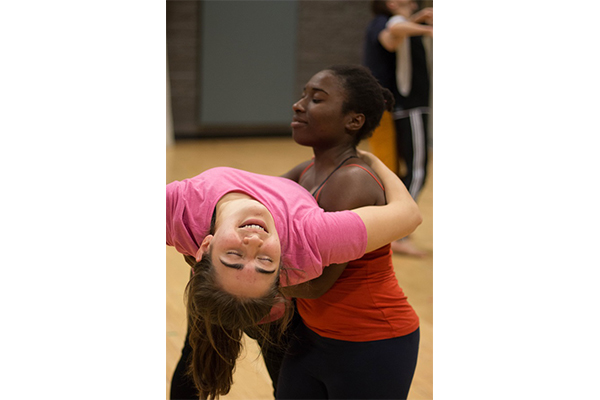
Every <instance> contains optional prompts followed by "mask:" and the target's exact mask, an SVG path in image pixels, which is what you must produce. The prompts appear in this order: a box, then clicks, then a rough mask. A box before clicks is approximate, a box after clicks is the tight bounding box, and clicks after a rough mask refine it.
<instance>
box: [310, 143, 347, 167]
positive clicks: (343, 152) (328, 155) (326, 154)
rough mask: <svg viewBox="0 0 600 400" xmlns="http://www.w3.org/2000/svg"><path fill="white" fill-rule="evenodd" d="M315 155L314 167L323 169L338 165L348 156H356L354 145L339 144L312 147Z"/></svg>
mask: <svg viewBox="0 0 600 400" xmlns="http://www.w3.org/2000/svg"><path fill="white" fill-rule="evenodd" d="M313 153H314V155H315V169H316V170H324V169H331V168H335V167H337V166H338V164H339V163H341V162H342V161H343V160H345V159H346V158H348V157H350V156H356V155H357V153H356V147H354V146H347V145H346V146H339V147H331V148H327V149H313Z"/></svg>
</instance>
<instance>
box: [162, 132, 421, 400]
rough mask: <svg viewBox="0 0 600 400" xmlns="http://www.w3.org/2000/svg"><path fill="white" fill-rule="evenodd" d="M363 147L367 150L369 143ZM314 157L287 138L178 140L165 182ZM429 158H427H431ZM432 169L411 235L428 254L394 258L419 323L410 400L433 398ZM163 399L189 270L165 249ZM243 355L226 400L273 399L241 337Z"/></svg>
mask: <svg viewBox="0 0 600 400" xmlns="http://www.w3.org/2000/svg"><path fill="white" fill-rule="evenodd" d="M361 148H364V149H367V150H368V145H366V144H365V145H362V146H361ZM311 157H312V152H311V149H310V148H306V147H302V146H299V145H297V144H295V143H294V142H293V140H292V139H291V138H251V139H210V140H208V139H204V140H198V141H181V142H177V143H175V144H174V145H171V146H168V147H167V158H166V160H167V165H166V167H167V183H168V182H172V181H173V180H181V179H185V178H189V177H192V176H194V175H197V174H199V173H200V172H202V171H204V170H206V169H208V168H212V167H217V166H229V167H234V168H240V169H244V170H247V171H251V172H256V173H260V174H267V175H281V174H283V173H284V172H286V171H288V170H289V169H291V168H292V167H293V166H295V165H296V164H298V163H300V162H302V161H304V160H307V159H309V158H311ZM432 158H433V157H430V160H431V159H432ZM432 169H433V168H431V165H430V168H429V174H428V177H427V181H426V184H425V187H424V189H423V191H422V193H421V195H420V198H419V200H418V203H419V207H420V209H421V212H422V214H423V223H422V224H421V226H419V228H418V229H417V231H416V232H415V233H414V234H413V238H414V240H415V242H416V244H417V245H418V246H419V247H420V248H422V249H424V250H427V251H429V252H430V254H431V255H430V256H428V257H426V258H424V259H413V258H409V257H403V256H398V255H394V257H393V262H394V266H395V270H396V275H397V277H398V280H399V282H400V286H401V287H402V289H403V290H404V292H405V293H406V295H407V296H408V300H409V302H410V303H411V305H412V306H413V307H414V308H415V310H416V311H417V314H418V315H419V318H420V320H421V345H420V350H419V359H418V363H417V370H416V372H415V377H414V380H413V384H412V387H411V390H410V394H409V397H408V398H409V399H412V400H417V399H432V398H433V174H432ZM166 262H167V268H166V269H167V271H166V273H167V275H166V284H167V288H166V289H167V299H166V300H167V316H166V318H167V321H166V327H167V332H166V333H167V335H166V336H167V346H166V351H167V368H166V379H167V399H168V398H169V388H170V380H171V376H172V374H173V370H174V369H175V366H176V365H177V361H178V360H179V355H180V351H181V348H182V346H183V340H184V336H185V332H186V331H185V329H186V324H185V310H184V307H183V289H184V287H185V284H186V283H187V280H188V276H189V266H188V265H187V264H186V263H185V262H184V261H183V257H182V256H181V255H180V254H179V253H177V252H176V251H175V250H174V249H173V248H172V247H167V260H166ZM245 339H246V340H245V351H244V354H243V356H242V357H241V358H240V359H239V360H238V363H237V368H236V372H235V375H234V384H233V386H232V389H231V392H230V393H229V394H228V395H227V396H224V397H222V399H227V400H250V399H252V400H263V399H264V400H268V399H272V398H273V396H272V389H271V381H270V378H269V375H268V373H267V371H266V368H265V366H264V363H263V361H262V358H261V357H260V355H259V353H258V346H257V345H256V342H255V341H254V340H252V339H249V338H245Z"/></svg>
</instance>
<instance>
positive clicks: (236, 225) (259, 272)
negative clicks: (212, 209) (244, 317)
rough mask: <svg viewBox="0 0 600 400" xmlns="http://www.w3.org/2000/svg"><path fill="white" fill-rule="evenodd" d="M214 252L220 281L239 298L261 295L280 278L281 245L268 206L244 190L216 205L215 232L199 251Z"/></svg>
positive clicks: (204, 241)
mask: <svg viewBox="0 0 600 400" xmlns="http://www.w3.org/2000/svg"><path fill="white" fill-rule="evenodd" d="M209 250H210V251H211V255H212V262H213V265H214V267H215V271H216V275H217V280H218V281H219V283H220V284H221V286H222V288H223V289H224V290H226V291H227V292H229V293H231V294H233V295H236V296H239V297H261V296H262V295H264V294H265V293H266V292H268V291H269V289H270V288H271V287H272V286H273V284H274V282H275V280H276V279H277V278H278V272H279V264H280V261H281V244H280V242H279V235H278V234H277V230H276V229H275V221H274V220H273V216H272V215H271V213H270V212H269V211H268V210H267V208H266V207H265V206H264V205H262V204H261V203H259V202H258V201H256V200H254V199H252V198H250V197H249V196H246V195H244V194H241V193H229V194H227V195H225V196H223V198H222V199H221V200H220V201H219V203H218V204H217V215H216V222H215V234H214V235H208V236H206V237H205V238H204V240H203V242H202V245H201V246H200V251H201V252H202V253H206V252H208V251H209Z"/></svg>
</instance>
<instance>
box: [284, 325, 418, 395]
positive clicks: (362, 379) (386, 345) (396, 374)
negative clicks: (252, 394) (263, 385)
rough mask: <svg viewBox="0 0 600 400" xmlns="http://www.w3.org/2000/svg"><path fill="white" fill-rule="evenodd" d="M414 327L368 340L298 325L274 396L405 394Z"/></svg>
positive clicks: (414, 356) (414, 345) (410, 370)
mask: <svg viewBox="0 0 600 400" xmlns="http://www.w3.org/2000/svg"><path fill="white" fill-rule="evenodd" d="M418 351H419V329H417V330H416V331H415V332H413V333H411V334H408V335H406V336H401V337H397V338H393V339H385V340H376V341H371V342H347V341H342V340H334V339H329V338H324V337H321V336H319V335H317V334H316V333H314V332H313V331H311V330H310V329H308V328H307V327H306V326H304V325H302V326H300V327H299V328H298V331H297V334H296V335H293V338H292V339H291V342H290V345H289V348H288V352H287V354H286V355H285V357H284V359H283V364H282V367H281V371H280V372H279V381H278V383H277V399H278V400H279V399H281V400H283V399H406V397H407V396H408V391H409V389H410V385H411V382H412V378H413V375H414V372H415V367H416V365H417V354H418Z"/></svg>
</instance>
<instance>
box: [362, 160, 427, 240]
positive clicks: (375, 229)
mask: <svg viewBox="0 0 600 400" xmlns="http://www.w3.org/2000/svg"><path fill="white" fill-rule="evenodd" d="M359 155H360V157H361V158H362V159H363V160H364V161H365V162H366V163H367V164H369V166H370V167H371V168H372V169H373V170H374V171H375V172H376V173H377V175H379V178H380V179H381V181H382V183H383V186H384V187H385V192H386V197H387V204H386V205H384V206H367V207H361V208H357V209H354V210H352V211H354V212H355V213H356V214H358V215H359V216H360V218H361V219H362V220H363V222H364V224H365V227H366V228H367V249H366V252H370V251H373V250H375V249H378V248H379V247H381V246H383V245H385V244H387V243H390V242H393V241H394V240H397V239H401V238H403V237H405V236H407V235H408V234H410V233H412V232H413V231H414V230H415V229H416V228H417V227H418V226H419V225H420V224H421V222H422V221H423V218H422V216H421V212H420V211H419V207H418V206H417V203H415V201H414V200H413V198H412V197H411V195H410V193H408V190H406V187H405V186H404V184H403V183H402V181H401V180H400V178H398V176H396V174H395V173H393V172H392V171H390V170H389V168H387V167H386V166H385V164H383V162H381V161H380V160H379V159H378V158H377V157H375V156H374V155H373V154H371V153H368V152H363V151H359Z"/></svg>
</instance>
